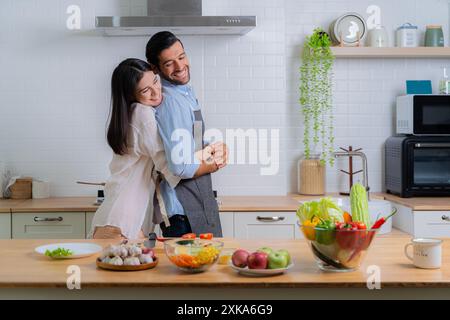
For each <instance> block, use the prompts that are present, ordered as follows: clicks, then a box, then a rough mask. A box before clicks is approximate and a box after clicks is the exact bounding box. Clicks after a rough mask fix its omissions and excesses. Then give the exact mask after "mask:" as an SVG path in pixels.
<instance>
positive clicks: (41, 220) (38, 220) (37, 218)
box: [34, 217, 64, 222]
mask: <svg viewBox="0 0 450 320" xmlns="http://www.w3.org/2000/svg"><path fill="white" fill-rule="evenodd" d="M63 220H64V219H63V217H58V218H39V217H34V222H54V221H57V222H61V221H63Z"/></svg>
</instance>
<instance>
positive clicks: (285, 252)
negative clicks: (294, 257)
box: [278, 249, 291, 265]
mask: <svg viewBox="0 0 450 320" xmlns="http://www.w3.org/2000/svg"><path fill="white" fill-rule="evenodd" d="M278 252H279V253H281V254H284V255H286V256H287V259H288V265H290V264H291V255H290V254H289V251H287V250H286V249H281V250H278Z"/></svg>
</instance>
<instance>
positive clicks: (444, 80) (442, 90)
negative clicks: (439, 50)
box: [439, 67, 450, 94]
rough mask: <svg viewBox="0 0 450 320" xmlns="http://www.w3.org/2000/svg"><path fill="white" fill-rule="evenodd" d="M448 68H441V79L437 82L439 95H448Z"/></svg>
mask: <svg viewBox="0 0 450 320" xmlns="http://www.w3.org/2000/svg"><path fill="white" fill-rule="evenodd" d="M449 76H450V67H442V77H441V79H440V81H439V94H450V78H449Z"/></svg>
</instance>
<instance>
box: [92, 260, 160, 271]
mask: <svg viewBox="0 0 450 320" xmlns="http://www.w3.org/2000/svg"><path fill="white" fill-rule="evenodd" d="M158 261H159V259H158V258H157V257H155V261H153V262H152V263H146V264H141V265H138V266H115V265H112V264H109V263H103V262H102V261H101V260H100V258H97V260H96V261H95V262H96V264H97V267H98V268H100V269H105V270H112V271H141V270H147V269H152V268H154V267H156V265H157V264H158Z"/></svg>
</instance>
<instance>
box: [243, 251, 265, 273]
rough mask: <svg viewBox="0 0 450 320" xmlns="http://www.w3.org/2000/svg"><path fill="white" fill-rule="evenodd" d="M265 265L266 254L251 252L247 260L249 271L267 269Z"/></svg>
mask: <svg viewBox="0 0 450 320" xmlns="http://www.w3.org/2000/svg"><path fill="white" fill-rule="evenodd" d="M267 264H268V260H267V253H265V252H260V251H257V252H253V253H252V254H251V255H250V256H249V257H248V259H247V265H248V267H249V269H267Z"/></svg>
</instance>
